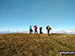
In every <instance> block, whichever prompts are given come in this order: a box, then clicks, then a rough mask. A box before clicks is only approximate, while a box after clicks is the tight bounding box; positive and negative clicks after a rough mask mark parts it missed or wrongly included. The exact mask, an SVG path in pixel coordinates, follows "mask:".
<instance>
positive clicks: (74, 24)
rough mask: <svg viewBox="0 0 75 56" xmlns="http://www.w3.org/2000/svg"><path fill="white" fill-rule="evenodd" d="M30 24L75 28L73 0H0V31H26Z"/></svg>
mask: <svg viewBox="0 0 75 56" xmlns="http://www.w3.org/2000/svg"><path fill="white" fill-rule="evenodd" d="M30 25H32V27H33V26H34V25H37V27H38V30H39V27H41V26H42V27H43V31H44V32H46V26H47V25H50V27H51V28H52V31H61V30H63V31H64V30H72V29H74V30H75V0H0V31H28V29H29V26H30ZM72 31H73V30H72Z"/></svg>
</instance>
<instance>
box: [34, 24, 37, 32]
mask: <svg viewBox="0 0 75 56" xmlns="http://www.w3.org/2000/svg"><path fill="white" fill-rule="evenodd" d="M34 33H38V31H37V26H36V25H35V26H34Z"/></svg>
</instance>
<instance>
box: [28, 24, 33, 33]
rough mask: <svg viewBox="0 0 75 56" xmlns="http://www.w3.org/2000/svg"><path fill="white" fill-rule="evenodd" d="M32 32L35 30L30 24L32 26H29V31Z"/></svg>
mask: <svg viewBox="0 0 75 56" xmlns="http://www.w3.org/2000/svg"><path fill="white" fill-rule="evenodd" d="M32 32H33V30H32V26H31V25H30V27H29V33H30V34H31V33H32Z"/></svg>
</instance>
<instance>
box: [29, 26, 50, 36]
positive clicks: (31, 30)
mask: <svg viewBox="0 0 75 56" xmlns="http://www.w3.org/2000/svg"><path fill="white" fill-rule="evenodd" d="M37 29H38V27H37V26H36V25H35V26H34V33H38V31H37ZM46 30H47V33H48V35H49V32H50V30H51V27H50V26H49V25H48V26H47V27H46ZM39 32H40V34H43V32H42V27H40V28H39ZM29 33H30V34H31V33H33V29H32V26H31V25H30V27H29Z"/></svg>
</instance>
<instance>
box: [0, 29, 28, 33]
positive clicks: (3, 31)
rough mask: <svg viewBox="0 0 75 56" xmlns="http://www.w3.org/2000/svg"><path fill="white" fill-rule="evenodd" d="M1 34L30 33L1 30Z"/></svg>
mask: <svg viewBox="0 0 75 56" xmlns="http://www.w3.org/2000/svg"><path fill="white" fill-rule="evenodd" d="M0 33H28V31H24V30H18V31H10V30H0Z"/></svg>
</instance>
